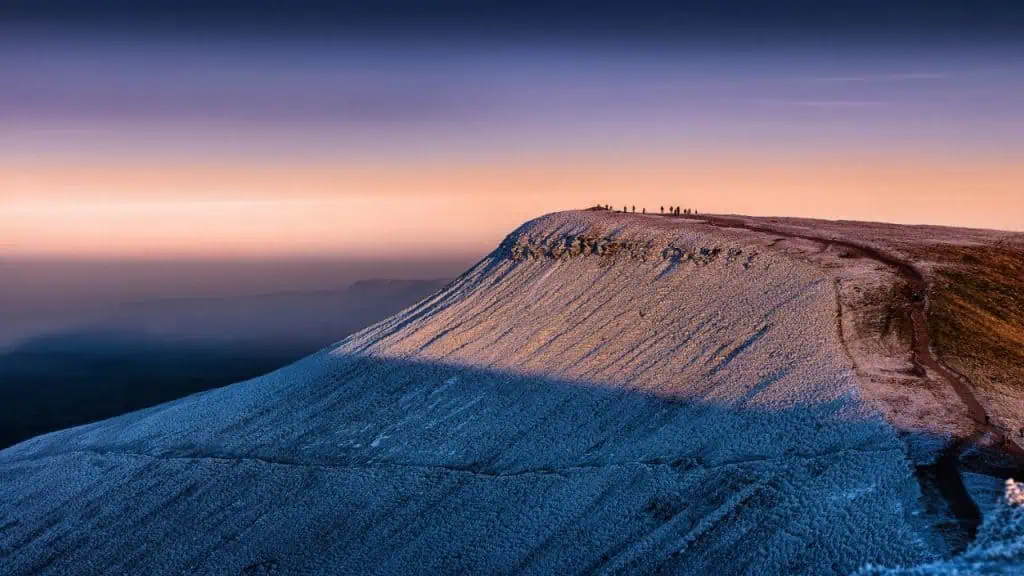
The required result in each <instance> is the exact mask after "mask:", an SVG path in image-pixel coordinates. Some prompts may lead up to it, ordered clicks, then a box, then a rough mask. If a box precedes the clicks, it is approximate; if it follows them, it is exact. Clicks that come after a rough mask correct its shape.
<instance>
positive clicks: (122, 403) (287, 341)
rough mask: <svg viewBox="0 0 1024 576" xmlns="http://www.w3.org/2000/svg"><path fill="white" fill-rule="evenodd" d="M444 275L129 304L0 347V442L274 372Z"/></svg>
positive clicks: (438, 283)
mask: <svg viewBox="0 0 1024 576" xmlns="http://www.w3.org/2000/svg"><path fill="white" fill-rule="evenodd" d="M446 282H447V281H446V280H364V281H359V282H356V283H354V284H352V285H350V286H348V287H346V288H343V289H339V290H324V291H315V292H301V291H296V292H277V293H271V294H264V295H257V296H242V297H237V298H189V299H165V300H153V301H144V302H137V303H132V304H128V305H124V306H120V307H118V308H117V309H115V310H113V311H110V312H108V313H107V314H106V315H104V316H102V317H101V319H99V320H94V321H92V322H91V323H89V324H87V325H85V326H82V327H78V328H74V329H72V330H70V331H67V332H62V333H55V334H47V335H44V336H39V337H36V338H34V339H31V340H28V341H25V342H22V343H20V344H18V345H16V346H14V347H12V348H9V349H7V350H5V351H3V352H2V353H0V448H2V447H6V446H10V445H11V444H14V443H16V442H19V441H21V440H25V439H26V438H30V437H32V436H36V435H38V434H44V433H46V432H52V431H54V430H59V429H61V428H67V427H69V426H76V425H79V424H85V423H88V422H94V421H96V420H101V419H103V418H108V417H111V416H117V415H119V414H124V413H126V412H131V411H133V410H138V409H140V408H145V407H148V406H152V405H155V404H159V403H161V402H166V401H169V400H174V399H176V398H180V397H182V396H186V395H189V394H193V393H195V392H201V391H203V390H209V389H211V388H216V387H218V386H223V385H225V384H231V383H233V382H238V381H242V380H247V379H249V378H254V377H256V376H259V375H261V374H265V373H267V372H270V371H272V370H274V369H276V368H279V367H281V366H283V365H285V364H288V363H290V362H293V361H295V360H297V359H299V358H301V357H302V356H305V355H307V354H310V353H312V352H315V351H316V350H318V349H319V348H322V347H324V346H326V345H328V344H330V343H332V342H336V341H338V340H341V339H342V338H344V337H345V336H348V335H349V334H351V333H353V332H355V331H357V330H359V329H361V328H364V327H366V326H369V325H370V324H372V323H374V322H376V321H378V320H381V319H383V318H386V317H387V316H389V315H391V314H393V313H395V312H397V311H399V310H401V309H402V308H405V307H406V306H409V305H412V304H414V303H415V302H417V301H419V300H421V299H422V298H424V297H426V296H429V295H430V294H432V293H434V292H436V291H437V290H438V289H440V288H441V287H443V286H444V284H445V283H446Z"/></svg>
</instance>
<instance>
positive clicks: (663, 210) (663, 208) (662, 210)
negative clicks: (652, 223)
mask: <svg viewBox="0 0 1024 576" xmlns="http://www.w3.org/2000/svg"><path fill="white" fill-rule="evenodd" d="M661 213H662V214H664V213H665V207H664V206H662V207H661Z"/></svg>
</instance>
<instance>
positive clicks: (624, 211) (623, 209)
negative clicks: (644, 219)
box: [622, 206, 629, 214]
mask: <svg viewBox="0 0 1024 576" xmlns="http://www.w3.org/2000/svg"><path fill="white" fill-rule="evenodd" d="M626 212H629V210H626V207H625V206H623V207H622V213H623V214H625V213H626Z"/></svg>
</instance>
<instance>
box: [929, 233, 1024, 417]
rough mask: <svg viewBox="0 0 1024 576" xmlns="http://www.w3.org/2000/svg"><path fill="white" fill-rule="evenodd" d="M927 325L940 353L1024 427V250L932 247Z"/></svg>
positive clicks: (1001, 412) (1000, 410) (997, 408)
mask: <svg viewBox="0 0 1024 576" xmlns="http://www.w3.org/2000/svg"><path fill="white" fill-rule="evenodd" d="M926 257H927V259H928V260H931V261H932V262H935V263H936V266H935V268H934V271H933V273H932V274H931V276H932V277H931V278H930V280H931V293H930V294H929V311H928V324H929V331H930V333H931V337H932V343H933V345H934V347H935V351H936V353H937V354H938V355H939V357H940V358H941V360H942V361H943V362H944V363H946V365H948V366H950V367H952V368H954V369H956V370H957V371H959V372H961V373H962V374H964V375H965V376H967V378H969V379H970V380H971V382H972V383H973V384H974V386H975V388H976V389H977V390H978V391H979V392H982V393H985V394H986V395H987V396H989V398H990V399H991V400H995V401H996V402H995V403H993V404H990V405H989V406H990V410H992V411H993V412H994V413H995V414H993V416H997V417H999V418H1000V419H1003V420H1008V421H1006V422H1004V423H1005V424H1007V425H1009V424H1011V422H1012V423H1014V425H1015V426H1021V425H1022V424H1021V423H1020V421H1021V420H1022V419H1024V413H1021V412H1020V410H1021V407H1022V406H1021V398H1022V397H1024V250H1022V249H1019V248H1017V247H1015V246H959V245H950V244H943V245H938V246H932V247H929V249H928V250H927V256H926Z"/></svg>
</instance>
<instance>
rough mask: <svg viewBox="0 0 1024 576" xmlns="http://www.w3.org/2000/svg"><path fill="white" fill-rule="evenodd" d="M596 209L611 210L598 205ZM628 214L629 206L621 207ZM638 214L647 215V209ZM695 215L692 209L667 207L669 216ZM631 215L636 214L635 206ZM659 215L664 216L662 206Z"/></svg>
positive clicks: (609, 206) (609, 207)
mask: <svg viewBox="0 0 1024 576" xmlns="http://www.w3.org/2000/svg"><path fill="white" fill-rule="evenodd" d="M596 209H598V210H611V209H612V207H611V205H610V204H604V205H601V204H598V205H597V206H596ZM628 212H629V206H623V207H622V213H623V214H626V213H628ZM640 213H641V214H647V208H641V209H640ZM696 213H697V211H696V210H694V209H692V208H681V207H679V206H669V207H668V215H669V216H684V215H687V216H688V215H690V214H696ZM633 214H636V206H635V205H634V206H633ZM661 214H662V215H663V216H664V215H665V207H664V206H662V207H661Z"/></svg>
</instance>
